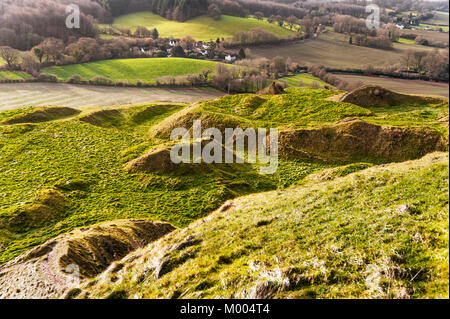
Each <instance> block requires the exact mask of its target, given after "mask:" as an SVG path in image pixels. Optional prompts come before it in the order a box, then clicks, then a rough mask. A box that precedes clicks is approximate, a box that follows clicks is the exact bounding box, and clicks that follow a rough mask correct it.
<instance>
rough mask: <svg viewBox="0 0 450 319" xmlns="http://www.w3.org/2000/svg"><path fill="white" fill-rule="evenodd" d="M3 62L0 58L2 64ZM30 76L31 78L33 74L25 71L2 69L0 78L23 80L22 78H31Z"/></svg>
mask: <svg viewBox="0 0 450 319" xmlns="http://www.w3.org/2000/svg"><path fill="white" fill-rule="evenodd" d="M1 64H2V60H0V65H1ZM29 78H31V75H29V74H27V73H25V72H18V71H2V70H0V79H8V80H21V79H29Z"/></svg>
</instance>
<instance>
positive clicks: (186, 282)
mask: <svg viewBox="0 0 450 319" xmlns="http://www.w3.org/2000/svg"><path fill="white" fill-rule="evenodd" d="M448 160H449V158H448V154H446V153H433V154H429V155H427V156H425V157H424V158H422V159H420V160H416V161H409V162H404V163H399V164H390V165H385V166H381V167H380V166H375V167H372V168H368V169H366V170H363V171H361V172H358V173H354V174H350V175H347V176H346V177H342V178H336V179H332V180H329V181H326V182H317V183H311V184H308V185H307V186H305V187H294V188H290V189H287V190H284V191H273V192H269V193H262V194H255V195H250V196H246V197H242V198H238V199H236V200H233V201H230V202H228V203H227V204H226V205H224V206H223V207H222V208H221V209H220V210H218V211H216V212H214V213H213V214H211V215H210V216H208V217H207V218H205V219H202V220H200V221H198V222H195V223H193V224H191V225H190V226H188V227H187V228H185V229H182V230H176V231H175V232H173V233H171V234H168V235H167V236H165V237H163V238H162V239H160V240H158V241H157V242H154V243H152V244H150V245H149V246H148V247H146V248H144V249H141V250H138V251H136V252H134V253H132V254H130V255H129V256H127V257H125V258H124V259H123V260H121V261H119V262H117V263H116V266H113V267H110V268H109V269H110V270H109V271H107V272H105V273H104V274H102V275H101V276H99V277H98V278H96V279H95V280H93V281H92V282H91V283H89V285H88V287H86V288H85V289H84V290H83V291H82V293H81V295H80V296H79V297H81V298H86V297H88V298H448V296H449V290H448V274H449V267H448V240H449V238H448V218H449V216H448V213H449V207H448V191H449V189H448V183H449V180H448V177H449V166H448Z"/></svg>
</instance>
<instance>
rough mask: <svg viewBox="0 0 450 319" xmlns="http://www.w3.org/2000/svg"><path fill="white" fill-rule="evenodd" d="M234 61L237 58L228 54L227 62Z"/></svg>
mask: <svg viewBox="0 0 450 319" xmlns="http://www.w3.org/2000/svg"><path fill="white" fill-rule="evenodd" d="M234 60H236V57H235V56H231V55H230V54H228V55H227V56H226V57H225V61H227V62H233V61H234Z"/></svg>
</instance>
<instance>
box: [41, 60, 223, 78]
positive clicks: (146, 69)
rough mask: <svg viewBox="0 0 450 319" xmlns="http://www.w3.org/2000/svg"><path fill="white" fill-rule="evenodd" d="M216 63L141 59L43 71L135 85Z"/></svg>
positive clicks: (199, 70)
mask: <svg viewBox="0 0 450 319" xmlns="http://www.w3.org/2000/svg"><path fill="white" fill-rule="evenodd" d="M216 65H217V62H212V61H206V60H195V59H186V58H147V59H146V58H143V59H117V60H104V61H97V62H89V63H83V64H74V65H67V66H56V67H49V68H45V69H43V70H42V71H43V72H44V73H47V74H54V75H56V76H57V77H58V78H60V79H63V80H68V79H69V78H70V77H71V76H73V75H75V74H77V75H80V76H81V77H83V78H85V79H87V80H90V79H92V78H93V77H96V76H102V77H106V78H109V79H111V80H113V81H129V82H132V83H136V80H137V79H139V80H141V81H143V82H147V83H154V82H155V79H156V78H159V77H162V76H167V75H170V76H183V75H188V74H194V73H200V72H201V71H202V70H205V69H208V70H213V69H214V67H215V66H216Z"/></svg>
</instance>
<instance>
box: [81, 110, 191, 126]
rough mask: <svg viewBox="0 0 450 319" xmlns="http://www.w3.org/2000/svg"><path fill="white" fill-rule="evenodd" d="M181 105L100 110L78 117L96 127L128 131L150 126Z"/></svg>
mask: <svg viewBox="0 0 450 319" xmlns="http://www.w3.org/2000/svg"><path fill="white" fill-rule="evenodd" d="M183 106H184V105H183V104H152V105H142V106H137V107H128V108H127V107H124V108H119V109H101V110H96V111H93V112H91V113H89V114H87V115H84V116H82V117H80V119H79V120H80V121H81V122H84V123H88V124H91V125H94V126H98V127H104V128H117V129H124V130H126V129H130V128H131V127H135V126H147V125H151V124H152V123H154V122H155V121H158V119H160V118H164V117H166V116H168V115H170V114H172V113H174V112H175V111H178V110H180V109H181V108H182V107H183Z"/></svg>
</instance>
